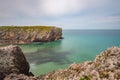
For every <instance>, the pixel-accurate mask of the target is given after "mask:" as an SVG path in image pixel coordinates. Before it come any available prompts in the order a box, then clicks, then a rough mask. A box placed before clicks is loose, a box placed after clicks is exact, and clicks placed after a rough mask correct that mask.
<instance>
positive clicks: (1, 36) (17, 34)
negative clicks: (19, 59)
mask: <svg viewBox="0 0 120 80" xmlns="http://www.w3.org/2000/svg"><path fill="white" fill-rule="evenodd" d="M59 39H62V29H61V28H58V27H49V26H1V27H0V44H4V43H5V44H26V43H32V42H50V41H55V40H59Z"/></svg>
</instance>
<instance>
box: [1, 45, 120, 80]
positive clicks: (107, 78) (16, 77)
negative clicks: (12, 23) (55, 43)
mask: <svg viewBox="0 0 120 80" xmlns="http://www.w3.org/2000/svg"><path fill="white" fill-rule="evenodd" d="M13 47H14V46H13ZM4 49H5V50H8V51H9V50H10V49H8V48H7V49H6V48H4ZM4 49H3V50H4ZM8 51H7V52H6V53H5V54H7V53H8V54H7V55H9V52H8ZM0 52H1V51H0ZM18 52H19V50H18ZM1 54H4V51H3V52H1V53H0V55H1ZM14 54H17V52H14ZM1 57H4V58H1ZM11 57H12V56H11ZM21 58H22V57H21ZM23 58H24V57H23ZM0 59H3V60H0V63H5V65H6V66H7V64H6V63H8V64H9V63H10V62H9V60H7V61H6V59H9V58H7V57H5V55H2V56H0ZM15 59H17V58H15ZM4 60H5V62H4ZM23 62H25V61H23ZM0 65H1V64H0ZM2 65H4V64H2ZM2 65H1V66H2ZM13 65H14V64H13ZM21 65H22V64H19V66H21ZM1 66H0V69H1V70H4V67H1ZM10 67H11V66H8V67H7V68H8V69H7V68H6V69H5V72H7V71H8V72H9V71H10V70H9V69H10ZM16 67H17V66H16ZM21 67H22V66H21ZM26 67H27V66H26ZM17 69H18V70H20V71H21V69H20V68H17ZM24 69H25V68H24ZM3 74H4V73H1V72H0V78H3V77H4V76H3ZM1 80H2V79H1ZM4 80H120V47H112V48H109V49H107V50H106V51H104V52H102V53H101V54H100V55H98V56H97V57H96V58H95V60H94V61H87V62H84V63H81V64H77V63H74V64H71V65H70V66H69V67H68V68H66V69H63V70H58V71H54V72H51V73H48V74H45V75H41V76H38V77H36V76H27V75H25V74H24V72H23V73H19V74H16V73H15V72H14V73H13V72H12V73H11V74H9V75H7V76H5V78H4Z"/></svg>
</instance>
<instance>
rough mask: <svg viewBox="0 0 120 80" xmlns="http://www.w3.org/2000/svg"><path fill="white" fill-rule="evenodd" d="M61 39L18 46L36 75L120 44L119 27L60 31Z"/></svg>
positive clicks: (84, 59)
mask: <svg viewBox="0 0 120 80" xmlns="http://www.w3.org/2000/svg"><path fill="white" fill-rule="evenodd" d="M63 37H64V39H63V40H59V41H55V42H48V43H42V44H41V43H34V44H26V45H19V46H20V47H21V48H22V50H23V52H24V53H25V56H26V57H27V60H28V62H29V63H30V67H31V71H32V72H33V73H34V74H35V75H40V74H45V73H48V72H50V71H53V70H57V69H61V68H62V69H63V68H66V67H67V66H68V65H70V64H71V63H73V62H76V63H81V62H83V61H88V60H93V59H94V58H95V56H96V55H98V54H99V53H100V52H101V51H103V50H106V49H107V48H108V47H112V46H120V30H63Z"/></svg>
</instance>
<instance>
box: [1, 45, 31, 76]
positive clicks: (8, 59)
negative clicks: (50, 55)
mask: <svg viewBox="0 0 120 80" xmlns="http://www.w3.org/2000/svg"><path fill="white" fill-rule="evenodd" d="M11 73H15V74H25V75H28V74H29V64H28V62H27V60H26V58H25V56H24V54H23V52H22V50H21V49H20V48H19V47H18V46H13V45H10V46H6V47H1V48H0V75H3V74H5V75H9V74H11Z"/></svg>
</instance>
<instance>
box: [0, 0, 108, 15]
mask: <svg viewBox="0 0 120 80" xmlns="http://www.w3.org/2000/svg"><path fill="white" fill-rule="evenodd" d="M107 1H108V0H106V1H104V0H102V1H96V0H0V16H1V17H5V14H6V15H9V16H15V15H18V14H21V15H28V16H43V15H45V16H61V15H68V14H73V13H77V12H82V11H83V10H84V9H87V8H93V7H96V6H98V5H101V4H105V3H106V2H107ZM103 2H104V3H103ZM6 17H7V16H6Z"/></svg>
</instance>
